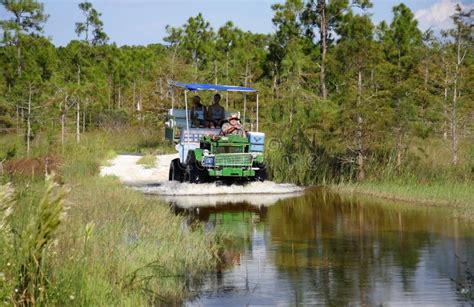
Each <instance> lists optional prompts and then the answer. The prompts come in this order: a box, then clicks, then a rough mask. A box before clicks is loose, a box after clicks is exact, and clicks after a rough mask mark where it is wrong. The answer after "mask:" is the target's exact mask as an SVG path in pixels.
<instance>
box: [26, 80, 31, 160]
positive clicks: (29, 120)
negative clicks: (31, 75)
mask: <svg viewBox="0 0 474 307" xmlns="http://www.w3.org/2000/svg"><path fill="white" fill-rule="evenodd" d="M32 91H33V90H32V86H31V83H30V85H29V93H28V116H27V130H26V156H27V157H29V156H30V148H31V145H30V142H31V96H32Z"/></svg>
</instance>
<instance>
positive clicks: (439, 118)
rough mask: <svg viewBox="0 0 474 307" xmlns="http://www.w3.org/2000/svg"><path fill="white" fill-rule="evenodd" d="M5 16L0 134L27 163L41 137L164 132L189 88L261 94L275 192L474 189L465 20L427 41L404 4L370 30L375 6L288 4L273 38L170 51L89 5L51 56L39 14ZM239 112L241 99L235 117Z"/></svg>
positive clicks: (170, 46)
mask: <svg viewBox="0 0 474 307" xmlns="http://www.w3.org/2000/svg"><path fill="white" fill-rule="evenodd" d="M2 5H3V6H4V8H5V9H6V11H7V12H8V13H10V15H9V16H8V19H6V20H2V21H1V25H2V29H3V40H2V45H1V47H0V67H1V70H0V129H1V131H3V132H13V133H17V134H20V135H23V136H24V139H25V144H26V146H27V150H29V146H30V143H31V141H33V140H34V139H35V138H37V137H38V136H39V135H40V134H41V133H42V132H45V134H46V135H48V136H49V137H51V138H53V139H54V140H55V141H58V140H59V141H60V142H61V143H63V142H64V139H65V138H68V137H70V134H75V138H76V139H77V141H79V140H80V134H81V133H83V132H84V131H88V130H94V129H96V128H99V127H107V128H118V127H123V126H127V125H144V126H148V125H149V126H153V127H156V126H158V125H159V124H160V123H161V118H162V115H163V113H164V111H165V110H166V109H167V108H168V107H169V106H170V105H171V103H172V101H171V100H175V101H176V102H177V103H180V102H181V100H182V99H181V97H182V96H181V95H182V93H174V95H173V93H171V89H170V88H169V86H168V82H169V81H170V80H183V81H196V82H202V83H204V82H209V83H214V82H216V83H227V84H241V85H249V86H254V87H257V88H258V89H259V90H260V92H261V104H262V109H261V112H260V114H261V117H262V120H261V122H262V123H263V130H264V131H266V132H268V134H270V136H275V137H278V139H277V140H273V143H272V145H274V146H271V147H270V149H271V150H270V152H269V153H270V160H271V165H272V170H273V173H274V177H275V178H277V179H279V180H283V178H287V179H288V178H289V179H290V180H293V181H296V182H298V183H306V184H309V183H315V182H320V181H321V180H337V181H339V180H340V179H341V176H344V178H346V179H347V178H352V179H358V180H364V179H366V178H369V179H370V178H377V177H380V176H388V177H393V176H397V175H399V174H400V172H408V173H410V174H412V175H414V176H423V175H427V176H429V177H430V178H429V179H432V178H431V176H435V177H436V176H440V174H442V175H445V173H446V172H448V173H450V174H453V170H454V169H457V171H456V172H455V173H456V174H457V175H456V176H457V179H467V178H468V177H469V178H471V176H472V170H471V169H470V168H472V164H471V165H468V164H467V163H468V161H469V158H472V146H471V147H470V148H469V146H468V145H466V143H467V142H466V140H467V139H468V138H469V137H470V133H471V129H472V112H473V104H472V101H473V98H474V95H473V90H472V89H473V88H474V78H473V75H474V74H473V67H474V66H473V60H474V57H473V52H472V51H473V49H472V48H473V43H472V32H471V31H472V29H471V27H472V24H470V23H472V12H464V11H462V8H461V7H460V6H457V7H456V13H455V15H453V16H452V19H453V28H452V29H446V31H442V32H441V33H433V32H432V31H426V32H424V33H423V32H421V31H420V30H419V28H418V27H417V21H416V19H415V18H414V14H413V13H412V12H411V11H410V9H409V8H408V7H407V6H406V5H404V4H400V5H398V6H395V7H394V8H393V18H392V21H391V22H389V23H387V22H381V23H380V24H378V25H375V24H374V23H373V22H372V20H371V16H370V8H371V6H372V4H371V3H370V1H369V0H354V1H351V2H350V1H348V0H337V1H321V0H319V1H316V0H309V1H305V2H304V1H302V0H289V1H286V2H285V3H282V4H275V5H273V6H272V8H273V10H274V17H273V23H274V25H275V28H276V32H275V33H273V34H269V35H264V34H254V33H250V32H244V31H242V30H240V29H239V28H237V27H236V26H234V24H233V23H232V22H231V21H229V22H227V23H226V24H225V25H224V26H222V27H221V28H219V29H217V30H214V29H213V28H212V27H211V25H210V24H209V22H207V21H206V20H205V19H204V17H203V16H202V15H201V14H198V15H197V16H196V17H191V18H189V19H188V21H187V22H186V24H184V25H182V26H180V27H170V26H168V27H167V28H166V30H167V32H168V36H167V37H165V39H164V40H165V42H166V43H167V44H166V45H161V44H152V45H148V46H121V47H119V46H117V45H115V44H108V43H107V42H108V37H107V35H106V33H104V30H103V24H102V22H101V20H100V16H101V15H100V13H99V12H97V11H96V10H95V9H94V8H93V7H92V5H91V4H90V3H88V2H84V3H82V4H81V5H80V6H79V9H80V10H81V11H82V12H83V13H84V14H83V15H84V20H78V22H77V24H76V29H75V32H76V33H77V36H78V39H77V40H73V41H71V42H70V43H69V44H68V45H67V46H65V47H55V46H54V45H53V44H52V43H51V42H50V41H49V40H48V39H47V38H46V37H44V36H42V34H41V33H42V32H41V31H42V27H43V25H44V24H45V22H47V18H48V15H47V14H46V12H44V10H43V6H42V5H41V4H40V3H38V2H36V1H28V2H23V1H2ZM72 30H73V29H71V31H72ZM204 96H206V95H205V94H204ZM225 98H226V99H225V104H226V105H227V104H228V102H227V101H228V100H227V99H228V97H225ZM250 98H251V97H249V99H250ZM243 100H244V99H243V98H242V97H241V96H240V95H233V96H232V97H230V99H229V101H230V102H231V105H230V106H229V107H233V108H236V109H242V104H243ZM205 101H207V100H205ZM232 102H233V104H232ZM248 105H249V106H250V111H251V114H254V111H255V110H254V109H253V108H254V106H253V103H250V102H249V103H248ZM60 131H61V132H62V133H60ZM280 131H284V132H285V133H283V134H282V133H280ZM59 136H60V137H59ZM58 138H59V139H58ZM54 146H56V143H54ZM447 147H449V148H450V152H446V150H445V149H446V148H447ZM10 149H11V148H10ZM272 149H274V150H272ZM6 151H8V149H4V150H3V153H2V154H3V157H2V159H4V158H5V152H6ZM469 155H471V156H469ZM471 160H472V159H471ZM285 161H286V162H285ZM439 168H442V170H441V171H440V169H439ZM308 169H312V170H311V171H309V172H308V171H307V170H308ZM314 169H318V170H319V171H318V172H315V171H313V170H314ZM428 173H429V174H428Z"/></svg>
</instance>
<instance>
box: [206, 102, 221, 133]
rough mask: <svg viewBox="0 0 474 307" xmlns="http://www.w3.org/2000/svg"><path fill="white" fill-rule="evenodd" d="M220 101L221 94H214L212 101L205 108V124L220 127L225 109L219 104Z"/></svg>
mask: <svg viewBox="0 0 474 307" xmlns="http://www.w3.org/2000/svg"><path fill="white" fill-rule="evenodd" d="M220 101H221V95H219V94H215V95H214V103H213V104H212V105H211V106H210V107H209V108H208V109H207V126H208V127H209V128H216V127H220V126H221V125H222V123H223V122H224V117H225V110H224V107H223V106H221V105H220V104H219V102H220Z"/></svg>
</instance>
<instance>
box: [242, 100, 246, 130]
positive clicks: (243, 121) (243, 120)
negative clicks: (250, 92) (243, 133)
mask: <svg viewBox="0 0 474 307" xmlns="http://www.w3.org/2000/svg"><path fill="white" fill-rule="evenodd" d="M246 111H247V94H245V93H244V116H243V118H242V127H244V128H245V112H246Z"/></svg>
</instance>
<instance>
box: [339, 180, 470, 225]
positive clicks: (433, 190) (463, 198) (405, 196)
mask: <svg viewBox="0 0 474 307" xmlns="http://www.w3.org/2000/svg"><path fill="white" fill-rule="evenodd" d="M331 188H332V189H333V190H336V191H338V192H342V193H351V194H364V195H370V196H374V197H379V198H385V199H392V200H400V201H406V202H410V203H412V204H413V205H430V206H436V207H444V208H451V209H453V210H455V211H456V213H457V215H458V216H462V217H465V218H469V219H474V186H473V185H472V183H471V182H468V181H467V182H450V181H447V182H432V183H416V182H410V181H407V182H405V183H402V182H394V181H366V182H361V183H340V184H337V185H332V186H331Z"/></svg>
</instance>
